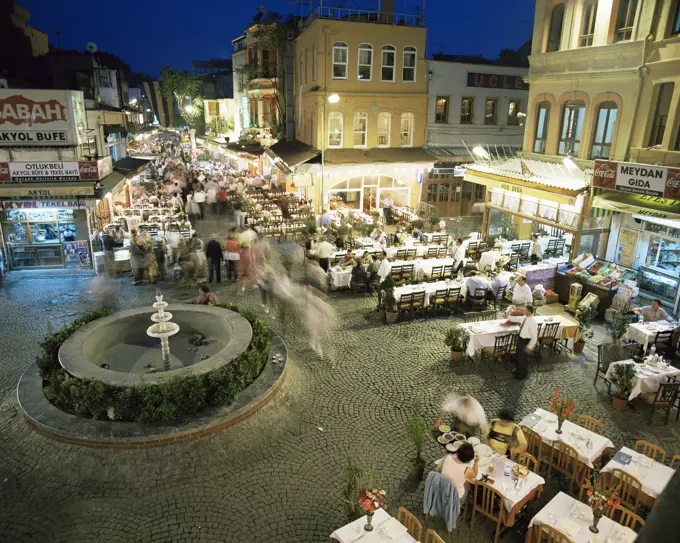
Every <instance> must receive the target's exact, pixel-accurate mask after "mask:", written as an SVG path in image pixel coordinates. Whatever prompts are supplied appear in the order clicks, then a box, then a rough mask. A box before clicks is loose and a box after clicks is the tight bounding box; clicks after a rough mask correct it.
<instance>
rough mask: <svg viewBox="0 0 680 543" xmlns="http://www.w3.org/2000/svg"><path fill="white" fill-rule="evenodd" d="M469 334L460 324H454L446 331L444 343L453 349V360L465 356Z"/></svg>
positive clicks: (456, 360)
mask: <svg viewBox="0 0 680 543" xmlns="http://www.w3.org/2000/svg"><path fill="white" fill-rule="evenodd" d="M466 337H467V335H466V333H465V330H464V329H463V327H462V326H461V325H460V324H454V325H453V326H452V327H451V328H449V330H448V331H447V332H446V337H444V345H446V346H447V347H448V348H449V349H451V361H452V362H458V361H459V360H460V359H461V358H463V351H464V350H465V339H466Z"/></svg>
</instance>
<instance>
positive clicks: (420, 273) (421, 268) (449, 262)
mask: <svg viewBox="0 0 680 543" xmlns="http://www.w3.org/2000/svg"><path fill="white" fill-rule="evenodd" d="M410 264H413V272H414V274H415V279H418V280H423V279H425V275H430V274H432V268H433V267H434V266H441V267H442V271H444V266H453V258H416V259H415V260H395V261H393V262H390V265H391V266H392V267H394V266H408V265H410Z"/></svg>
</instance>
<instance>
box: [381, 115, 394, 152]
mask: <svg viewBox="0 0 680 543" xmlns="http://www.w3.org/2000/svg"><path fill="white" fill-rule="evenodd" d="M391 128H392V115H390V114H389V113H384V112H383V113H379V114H378V147H389V146H390V130H391Z"/></svg>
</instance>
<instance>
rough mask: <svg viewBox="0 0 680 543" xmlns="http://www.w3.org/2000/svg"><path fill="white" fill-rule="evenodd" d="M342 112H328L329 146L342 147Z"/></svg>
mask: <svg viewBox="0 0 680 543" xmlns="http://www.w3.org/2000/svg"><path fill="white" fill-rule="evenodd" d="M342 124H343V118H342V113H340V112H339V111H331V112H330V113H329V114H328V147H333V148H338V147H342Z"/></svg>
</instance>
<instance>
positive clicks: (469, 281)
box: [465, 271, 486, 300]
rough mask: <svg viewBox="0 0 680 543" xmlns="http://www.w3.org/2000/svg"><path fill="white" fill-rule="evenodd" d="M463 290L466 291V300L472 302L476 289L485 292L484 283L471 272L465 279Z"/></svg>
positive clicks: (475, 273) (474, 272)
mask: <svg viewBox="0 0 680 543" xmlns="http://www.w3.org/2000/svg"><path fill="white" fill-rule="evenodd" d="M465 288H466V289H467V299H468V300H472V299H473V298H474V297H475V292H476V291H477V289H482V290H484V291H485V292H486V282H485V281H484V279H482V278H481V277H479V276H478V275H477V272H476V271H471V272H470V276H469V277H467V278H466V279H465Z"/></svg>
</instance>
